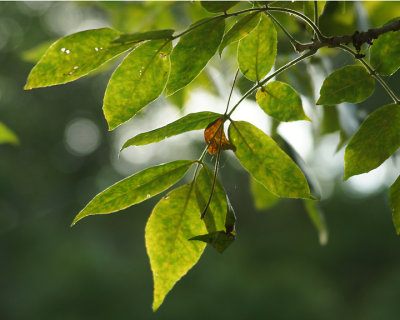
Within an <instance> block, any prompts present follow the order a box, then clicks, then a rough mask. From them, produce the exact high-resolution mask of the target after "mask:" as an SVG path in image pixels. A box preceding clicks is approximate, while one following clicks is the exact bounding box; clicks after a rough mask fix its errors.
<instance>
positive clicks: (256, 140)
mask: <svg viewBox="0 0 400 320" xmlns="http://www.w3.org/2000/svg"><path fill="white" fill-rule="evenodd" d="M229 138H230V140H231V142H232V143H233V145H234V146H235V147H236V151H235V154H236V157H237V158H238V159H239V161H240V163H241V164H242V166H243V167H244V168H245V169H246V170H247V171H249V173H250V174H251V175H252V176H253V178H254V179H256V180H257V181H258V182H260V183H261V184H263V185H264V186H265V187H266V188H267V189H268V190H269V191H271V192H272V193H273V194H275V195H277V196H278V197H286V198H303V199H312V197H311V195H310V189H309V187H308V184H307V180H306V178H305V176H304V174H303V173H302V172H301V170H300V168H299V167H298V166H297V165H296V164H295V163H294V162H293V160H292V159H291V158H290V157H289V156H288V155H287V154H286V153H285V152H283V151H282V149H281V148H279V146H278V145H277V144H276V142H275V141H274V140H273V139H271V138H270V137H269V136H268V135H266V134H265V133H264V132H263V131H261V130H260V129H258V128H257V127H255V126H253V125H252V124H250V123H248V122H245V121H233V122H232V123H231V125H230V126H229Z"/></svg>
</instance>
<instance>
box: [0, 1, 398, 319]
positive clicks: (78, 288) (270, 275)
mask: <svg viewBox="0 0 400 320" xmlns="http://www.w3.org/2000/svg"><path fill="white" fill-rule="evenodd" d="M152 5H153V7H152V8H150V9H149V8H148V7H146V6H145V8H144V9H143V8H141V7H140V8H141V9H140V8H139V7H136V9H132V12H134V13H135V14H138V15H139V13H140V12H141V11H140V10H142V11H143V12H144V13H143V16H145V13H146V12H153V11H154V10H156V9H157V8H156V7H157V4H156V3H155V4H154V3H153V4H152ZM63 6H65V7H63ZM118 6H120V7H119V8H118ZM123 6H128V4H101V5H99V4H84V3H82V4H79V5H78V4H73V3H69V4H64V3H47V4H45V3H39V4H36V5H34V4H32V3H30V4H29V3H28V4H27V3H14V2H2V3H0V117H1V121H2V122H4V123H5V124H6V125H7V126H8V127H10V128H11V129H13V130H14V131H15V132H16V133H17V135H18V136H19V139H20V141H21V144H20V146H18V147H15V146H10V145H0V318H1V319H5V320H6V319H7V320H8V319H10V320H14V319H15V320H16V319H32V320H33V319H41V320H47V319H57V320H64V319H68V320H69V319H74V320H79V319H85V320H88V319H96V320H100V319H205V318H208V319H217V318H229V319H249V318H254V319H261V318H267V317H270V318H272V319H307V320H309V319H363V320H366V319H398V315H399V313H400V303H399V298H400V292H399V288H400V272H399V270H400V240H399V239H398V238H397V236H396V235H395V231H394V228H393V226H392V222H391V214H390V210H389V208H388V199H387V189H380V191H379V192H375V193H372V194H369V195H368V196H364V197H362V196H358V197H354V196H353V195H351V194H349V192H348V191H347V190H346V189H344V188H343V183H342V182H341V179H340V177H338V178H337V179H335V181H332V183H335V186H334V189H333V190H334V191H333V193H332V195H331V196H330V197H329V198H327V199H325V200H324V201H322V202H321V206H322V208H323V210H324V212H325V214H326V217H327V222H328V227H329V233H330V238H329V242H328V244H327V245H326V246H324V247H322V246H320V245H319V243H318V241H317V240H318V238H317V234H316V232H315V230H314V228H313V226H312V224H311V222H310V221H309V219H308V217H307V214H306V212H305V211H304V209H303V205H302V203H301V202H300V201H296V200H284V201H282V202H281V203H279V204H278V205H277V206H275V207H274V208H272V209H270V210H267V211H262V212H257V211H256V210H255V209H254V205H253V202H252V198H251V195H250V190H249V183H248V175H247V173H246V172H244V171H243V170H239V169H238V168H237V166H235V165H232V164H231V163H230V162H228V161H224V167H223V170H221V180H222V181H223V183H224V185H225V187H226V189H227V192H228V194H229V195H230V199H231V202H232V204H233V206H234V208H235V210H236V214H237V219H238V223H237V234H238V235H237V240H236V242H235V243H234V244H233V245H232V246H231V247H230V248H229V249H228V250H227V251H226V252H225V253H224V254H223V255H220V254H218V253H217V252H215V251H214V250H212V249H211V248H207V249H206V251H205V253H204V254H203V256H202V258H201V259H200V261H199V263H198V264H197V265H196V266H195V267H194V268H193V269H192V270H191V271H190V272H189V273H188V275H186V276H185V277H184V278H183V279H182V280H181V281H179V282H178V283H177V284H176V286H175V288H174V289H173V290H172V291H171V292H170V294H169V295H168V296H167V298H166V300H165V302H164V304H163V305H162V306H161V308H160V309H159V311H157V312H156V313H153V312H152V311H151V302H152V275H151V271H150V265H149V261H148V257H147V255H146V250H145V244H144V227H145V224H146V221H147V219H148V216H149V214H150V212H151V210H152V207H153V206H154V205H155V204H156V203H157V201H158V199H159V198H160V196H159V197H155V198H154V199H150V200H148V201H145V202H143V203H141V204H138V205H135V206H133V207H131V208H129V209H127V210H124V211H122V212H119V213H117V214H111V215H104V216H96V217H89V218H87V219H85V220H83V221H82V222H80V223H79V224H78V225H77V226H75V227H74V228H70V223H71V222H72V219H73V218H74V216H75V215H76V214H77V213H78V212H79V211H80V210H81V209H82V208H83V206H84V205H85V204H86V203H87V202H88V201H89V200H90V199H91V198H92V197H93V196H94V195H95V194H96V193H98V192H99V191H101V190H103V189H104V188H105V187H107V186H108V185H110V184H112V183H114V182H115V181H118V180H119V179H122V178H123V177H125V175H123V174H121V172H120V171H118V170H117V169H116V168H115V166H114V165H113V159H114V158H115V157H116V152H115V148H113V144H114V143H115V139H114V138H115V137H114V133H109V132H107V125H106V122H105V120H104V117H103V114H102V111H101V103H102V97H103V92H104V89H105V87H106V83H107V79H108V78H109V76H110V71H109V70H106V72H105V74H104V73H103V74H97V75H93V76H91V77H88V78H83V79H80V80H78V81H76V82H73V83H70V84H67V85H63V86H56V87H51V88H43V89H37V90H32V91H23V86H24V84H25V81H26V78H27V75H28V73H29V71H30V69H31V68H32V66H33V63H32V62H26V61H24V60H23V59H22V58H21V54H22V53H23V52H24V51H26V50H28V49H30V48H32V47H34V46H36V45H37V44H39V43H41V42H42V41H47V40H49V39H56V38H58V37H60V36H62V35H64V34H63V32H64V31H63V29H60V27H59V29H57V26H54V25H53V27H52V23H53V22H52V21H55V20H54V19H56V18H57V14H61V15H62V14H65V15H66V17H65V16H64V18H63V19H67V18H68V14H71V10H72V9H71V7H73V8H75V9H74V10H76V11H74V12H75V13H74V14H75V15H74V14H72V16H73V17H75V19H81V20H82V21H84V20H85V19H86V20H90V19H92V20H93V19H94V18H96V19H98V20H102V21H110V24H111V25H116V24H117V23H116V22H115V21H119V25H118V28H120V29H121V30H122V29H124V28H125V29H127V30H129V29H131V26H130V25H129V23H128V22H126V21H125V20H123V19H122V18H121V16H122V15H123V14H128V13H129V12H130V11H129V10H131V9H129V10H128V9H127V8H128V7H127V8H125V9H124V7H123ZM330 6H334V5H331V4H330ZM146 10H147V11H146ZM179 10H182V9H181V8H179V6H178V5H176V9H175V13H176V14H177V15H179V12H180V11H179ZM77 12H80V13H79V15H78V13H77ZM382 12H383V11H382ZM385 12H386V11H385ZM51 15H53V20H51V18H49V17H50V16H51ZM76 15H78V17H77V16H76ZM387 15H390V12H389V13H387ZM54 17H56V18H54ZM118 19H119V20H118ZM121 19H122V20H121ZM143 19H144V18H143ZM171 19H172V18H171ZM150 20H151V19H150ZM63 21H64V20H62V21H60V25H62V23H63ZM65 21H66V20H65ZM121 21H122V22H124V23H122V22H121ZM166 21H167V20H166ZM125 22H126V23H125ZM180 23H182V25H186V24H187V22H185V20H184V19H182V21H181V22H180ZM376 23H377V22H376ZM167 27H169V26H168V25H167V26H165V28H167ZM353 30H354V29H353ZM341 59H342V58H341V57H337V58H336V60H335V61H336V63H337V64H340V63H341V61H342V60H343V59H342V60H341ZM398 78H399V76H398V75H396V76H395V77H394V79H393V80H391V84H392V85H395V84H397V87H394V88H395V90H396V92H398V93H399V92H400V86H399V85H398V83H399V82H398ZM379 89H380V88H379ZM384 94H385V93H384V92H382V90H377V93H376V94H375V95H374V96H373V97H372V98H371V99H369V100H367V101H366V103H365V104H364V105H363V108H365V110H371V108H372V107H371V105H373V104H374V103H375V101H379V105H382V103H383V102H384V101H386V100H387V97H386V96H385V95H384ZM77 118H85V119H88V120H90V121H91V122H92V123H94V124H95V125H96V126H97V128H98V131H99V134H100V136H99V141H100V144H99V146H98V147H97V148H96V149H95V150H94V151H93V152H91V153H89V154H85V155H82V154H77V153H76V152H75V153H74V152H71V150H70V149H69V148H68V145H67V143H66V138H65V134H66V133H65V132H66V127H67V126H68V124H69V123H71V121H73V120H74V119H77ZM194 143H196V142H194ZM202 147H203V145H200V144H199V145H198V148H195V152H196V153H195V154H198V153H199V151H200V150H201V148H202ZM159 157H160V158H159V159H162V155H159ZM193 157H195V155H194V156H193ZM153 160H154V159H153ZM154 161H158V160H157V159H156V160H154ZM158 162H163V161H162V160H159V161H158ZM139 169H141V168H139V166H138V167H135V166H134V165H132V167H131V168H130V170H131V172H136V171H138V170H139Z"/></svg>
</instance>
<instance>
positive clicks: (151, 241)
mask: <svg viewBox="0 0 400 320" xmlns="http://www.w3.org/2000/svg"><path fill="white" fill-rule="evenodd" d="M205 232H206V228H205V226H204V222H203V221H202V220H201V219H200V211H199V207H198V205H197V201H196V197H195V194H194V188H193V186H192V185H185V186H182V187H180V188H178V189H175V190H173V191H171V192H170V193H168V195H167V196H165V197H163V198H162V199H161V200H160V202H159V203H158V204H157V205H156V206H155V208H154V210H153V212H152V214H151V216H150V218H149V220H148V222H147V225H146V230H145V238H146V248H147V253H148V255H149V258H150V265H151V270H152V272H153V279H154V300H153V310H154V311H155V310H157V309H158V307H159V306H160V305H161V304H162V302H163V301H164V298H165V296H166V295H167V293H168V292H169V291H170V290H171V289H172V287H173V286H174V285H175V283H176V282H177V281H178V280H179V279H180V278H182V277H183V276H184V275H185V274H186V273H187V272H188V271H189V270H190V269H191V268H192V267H193V266H194V265H195V264H196V263H197V261H198V260H199V258H200V256H201V254H202V253H203V251H204V248H205V246H206V244H205V243H202V242H199V241H189V239H190V238H193V237H195V236H197V235H200V234H204V233H205Z"/></svg>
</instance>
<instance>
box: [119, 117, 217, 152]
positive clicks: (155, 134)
mask: <svg viewBox="0 0 400 320" xmlns="http://www.w3.org/2000/svg"><path fill="white" fill-rule="evenodd" d="M219 117H221V114H219V113H215V112H209V111H203V112H197V113H190V114H188V115H186V116H184V117H183V118H181V119H179V120H176V121H174V122H172V123H170V124H167V125H166V126H164V127H161V128H158V129H155V130H152V131H149V132H144V133H141V134H138V135H137V136H135V137H133V138H131V139H129V140H128V141H127V142H125V144H124V145H123V147H122V149H121V150H123V149H125V148H127V147H130V146H142V145H145V144H149V143H154V142H159V141H161V140H164V139H165V138H168V137H172V136H175V135H178V134H181V133H184V132H188V131H192V130H199V129H204V128H205V127H207V125H208V124H209V123H210V122H213V121H215V120H216V119H218V118H219Z"/></svg>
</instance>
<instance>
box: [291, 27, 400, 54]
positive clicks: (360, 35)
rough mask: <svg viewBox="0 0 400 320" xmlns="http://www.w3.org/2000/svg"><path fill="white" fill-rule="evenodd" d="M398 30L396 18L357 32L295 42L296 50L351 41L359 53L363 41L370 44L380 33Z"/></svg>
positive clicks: (335, 45)
mask: <svg viewBox="0 0 400 320" xmlns="http://www.w3.org/2000/svg"><path fill="white" fill-rule="evenodd" d="M398 30H400V20H396V21H394V22H392V23H389V24H386V25H384V26H382V27H379V28H373V29H368V31H363V32H359V31H356V32H354V33H353V34H352V35H344V36H334V37H324V38H322V39H321V40H314V41H313V42H311V43H304V44H303V43H297V44H296V45H295V47H296V50H297V51H298V52H302V51H306V50H310V49H311V50H318V49H320V48H322V47H330V48H333V47H338V46H340V45H341V44H346V45H347V44H349V43H352V44H353V46H354V48H355V49H356V50H357V52H358V53H359V52H360V50H361V46H362V45H363V44H364V43H368V44H371V45H372V41H373V40H374V39H377V38H378V37H379V36H380V35H382V34H384V33H387V32H391V31H398ZM362 57H363V55H360V56H359V57H358V58H362Z"/></svg>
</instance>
